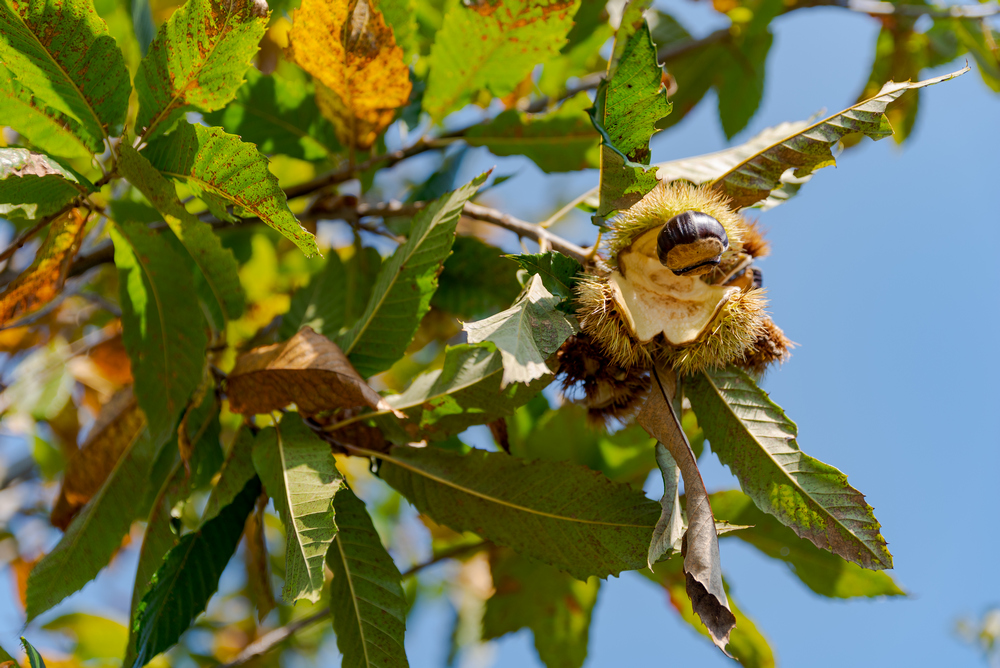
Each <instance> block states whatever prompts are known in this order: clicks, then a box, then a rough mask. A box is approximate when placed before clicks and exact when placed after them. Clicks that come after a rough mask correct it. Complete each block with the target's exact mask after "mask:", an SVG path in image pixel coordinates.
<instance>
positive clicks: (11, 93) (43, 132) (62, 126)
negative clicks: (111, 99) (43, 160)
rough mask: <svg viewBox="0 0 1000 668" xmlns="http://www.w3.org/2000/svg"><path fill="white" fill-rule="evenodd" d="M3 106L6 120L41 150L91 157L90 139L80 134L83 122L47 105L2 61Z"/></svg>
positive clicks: (0, 94)
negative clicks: (82, 137) (88, 142)
mask: <svg viewBox="0 0 1000 668" xmlns="http://www.w3.org/2000/svg"><path fill="white" fill-rule="evenodd" d="M0 107H2V108H3V110H4V119H3V122H4V124H6V125H8V126H9V127H11V128H12V129H14V130H16V131H17V133H18V134H19V135H21V137H23V138H24V139H26V140H27V141H28V143H30V144H32V145H33V146H36V147H37V148H39V149H40V150H42V151H45V152H46V153H51V154H53V155H58V156H62V157H65V158H87V157H90V155H91V151H90V147H89V146H88V145H87V141H86V140H84V139H81V138H80V137H81V136H83V131H82V129H81V126H80V124H79V123H78V122H77V121H75V120H73V119H72V118H70V117H69V116H67V115H66V114H62V113H60V112H58V111H56V110H55V109H53V108H52V107H49V106H47V105H46V104H45V103H44V102H43V101H41V100H40V99H39V98H38V97H37V96H36V95H35V94H34V93H32V92H31V90H30V89H28V88H26V87H25V86H24V85H23V84H21V82H20V81H18V80H17V79H16V78H15V77H14V74H13V73H12V72H11V71H10V70H8V69H7V68H6V67H4V66H3V65H0Z"/></svg>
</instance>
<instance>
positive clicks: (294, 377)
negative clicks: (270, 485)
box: [227, 327, 389, 415]
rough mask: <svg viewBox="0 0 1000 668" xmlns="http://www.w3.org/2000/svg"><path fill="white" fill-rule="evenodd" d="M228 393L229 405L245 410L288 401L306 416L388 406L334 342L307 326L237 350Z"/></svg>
mask: <svg viewBox="0 0 1000 668" xmlns="http://www.w3.org/2000/svg"><path fill="white" fill-rule="evenodd" d="M227 394H228V396H229V408H230V410H232V411H233V412H234V413H242V414H244V415H256V414H258V413H268V412H270V411H274V410H278V409H281V408H284V407H285V406H288V405H289V404H292V403H294V404H295V405H297V406H298V408H299V412H300V413H303V414H304V415H311V414H315V413H319V412H321V411H329V410H335V409H337V408H353V407H357V406H368V407H370V408H381V409H385V410H389V406H388V405H387V404H385V402H384V401H383V399H382V397H380V396H379V394H378V392H376V391H375V390H373V389H372V388H371V387H369V385H368V383H366V382H365V380H364V379H363V378H362V377H361V376H360V375H358V372H357V371H355V370H354V367H353V366H351V363H350V362H349V361H348V360H347V357H345V356H344V353H343V352H342V351H341V350H340V348H339V347H337V344H335V343H334V342H332V341H330V339H328V338H326V337H325V336H323V335H322V334H317V333H316V332H314V331H313V330H312V329H311V328H310V327H303V328H302V329H300V330H299V332H298V334H296V335H295V336H293V337H292V338H290V339H288V340H287V341H285V342H284V343H277V344H274V345H271V346H264V347H262V348H255V349H254V350H251V351H250V352H248V353H246V354H245V355H241V356H240V358H239V359H237V360H236V366H235V367H234V368H233V370H232V372H231V373H230V374H229V380H228V383H227Z"/></svg>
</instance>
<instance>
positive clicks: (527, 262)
mask: <svg viewBox="0 0 1000 668" xmlns="http://www.w3.org/2000/svg"><path fill="white" fill-rule="evenodd" d="M507 257H509V258H511V259H512V260H514V261H515V262H517V263H518V264H519V265H521V268H522V269H524V270H525V271H526V272H528V274H529V275H530V274H538V275H539V276H541V277H542V285H544V286H545V289H546V290H548V291H549V292H551V293H552V294H554V295H557V296H559V297H561V298H562V299H564V300H565V299H573V298H574V296H575V293H574V291H573V289H574V287H575V286H576V284H577V283H578V282H579V280H580V278H579V277H580V274H581V273H582V272H583V267H582V266H581V265H580V263H579V262H577V261H576V260H574V259H573V258H571V257H569V256H566V255H563V254H562V253H560V252H558V251H549V252H547V253H535V254H534V255H528V254H522V255H508V256H507Z"/></svg>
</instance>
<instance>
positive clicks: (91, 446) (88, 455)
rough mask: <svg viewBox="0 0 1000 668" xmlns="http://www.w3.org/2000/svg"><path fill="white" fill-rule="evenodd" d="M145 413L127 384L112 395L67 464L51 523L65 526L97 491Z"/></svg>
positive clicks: (136, 433) (139, 430)
mask: <svg viewBox="0 0 1000 668" xmlns="http://www.w3.org/2000/svg"><path fill="white" fill-rule="evenodd" d="M145 426H146V416H145V414H143V412H142V409H140V408H139V405H138V404H137V403H136V401H135V397H134V396H133V394H132V390H131V389H130V388H127V389H125V390H122V391H121V392H119V393H118V394H116V395H115V396H114V397H112V398H111V401H109V402H108V403H107V404H105V406H104V408H102V409H101V413H100V415H98V416H97V422H96V423H95V424H94V427H93V428H92V429H91V431H90V436H89V437H88V438H87V442H86V443H84V444H83V446H82V447H81V448H80V449H79V450H77V451H76V452H74V453H73V455H72V456H71V457H70V460H69V463H68V464H67V465H66V477H65V478H64V479H63V486H62V490H60V492H59V498H58V499H56V503H55V506H53V508H52V517H51V520H52V525H53V526H56V527H59V528H60V529H65V528H66V527H68V526H69V523H70V522H71V521H72V520H73V517H74V516H75V515H76V513H77V512H78V511H79V510H80V508H82V507H83V506H84V505H85V504H86V503H87V501H89V500H90V498H91V497H92V496H93V495H94V494H96V493H97V491H98V490H99V489H100V488H101V485H103V484H104V481H105V480H106V479H107V477H108V475H109V474H110V473H111V471H112V469H114V467H115V464H116V463H118V460H119V458H121V456H122V453H123V452H125V450H126V449H128V446H129V445H130V444H131V443H132V442H133V441H134V440H135V439H136V438H138V437H139V434H140V433H142V430H143V428H144V427H145Z"/></svg>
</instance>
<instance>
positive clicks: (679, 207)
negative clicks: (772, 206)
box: [607, 182, 746, 266]
mask: <svg viewBox="0 0 1000 668" xmlns="http://www.w3.org/2000/svg"><path fill="white" fill-rule="evenodd" d="M685 211H700V212H702V213H706V214H708V215H709V216H712V217H713V218H715V219H716V220H717V221H719V222H720V223H721V224H722V227H724V228H725V230H726V235H727V236H728V237H729V250H728V251H727V252H726V253H725V254H724V255H723V258H725V257H726V256H727V255H735V254H737V253H739V252H740V251H741V250H742V249H743V233H744V230H745V228H746V222H745V221H744V220H743V218H742V217H741V216H740V215H739V214H737V213H735V212H734V211H732V210H731V209H730V208H729V202H728V200H727V199H726V197H725V196H724V195H722V194H720V193H719V192H717V191H715V190H711V189H709V188H708V187H707V186H702V187H697V186H692V185H690V184H687V183H683V182H673V183H662V182H661V183H659V184H658V185H657V186H656V187H655V188H653V189H652V190H651V191H650V192H649V194H647V195H646V196H645V197H643V198H642V199H641V200H640V201H639V202H638V203H636V204H635V206H633V207H632V208H631V209H628V210H627V211H623V212H622V213H620V214H619V215H618V217H617V218H615V220H614V222H613V223H612V226H611V235H610V237H609V238H608V241H607V249H608V262H609V264H611V265H612V266H616V265H617V263H618V253H620V252H621V251H622V250H623V249H625V248H627V247H628V246H629V245H631V243H632V242H633V241H634V240H635V239H636V238H638V237H639V236H640V235H641V234H642V233H643V232H646V231H647V230H650V229H652V228H654V227H657V226H660V225H663V224H664V223H666V222H667V221H668V220H670V219H671V218H673V217H674V216H676V215H677V214H680V213H684V212H685Z"/></svg>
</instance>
